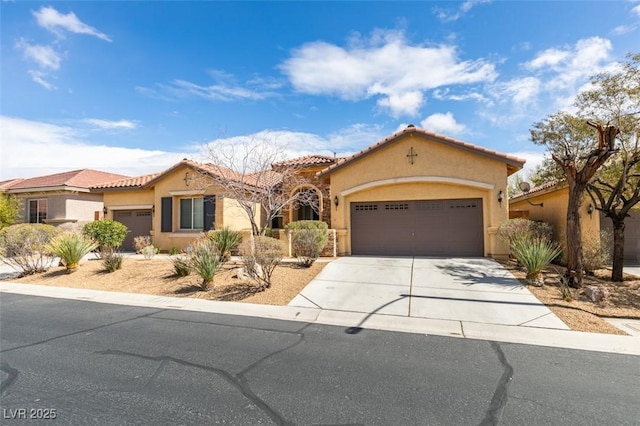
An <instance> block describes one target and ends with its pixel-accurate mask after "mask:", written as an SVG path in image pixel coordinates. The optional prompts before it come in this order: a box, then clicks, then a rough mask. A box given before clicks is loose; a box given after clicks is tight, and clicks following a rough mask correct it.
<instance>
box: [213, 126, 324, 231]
mask: <svg viewBox="0 0 640 426" xmlns="http://www.w3.org/2000/svg"><path fill="white" fill-rule="evenodd" d="M286 154H287V146H286V144H283V143H279V142H278V141H277V140H270V139H268V138H264V139H257V138H255V137H252V138H246V139H244V140H241V141H238V140H237V139H234V140H233V141H231V140H225V139H221V140H218V141H216V142H214V143H210V144H209V145H208V146H207V156H208V158H209V160H210V161H211V163H210V164H208V165H207V166H208V167H209V168H211V169H212V170H213V171H214V173H213V174H212V176H211V178H212V179H213V180H214V181H215V182H216V183H217V184H219V185H220V187H221V188H222V190H223V194H222V195H224V196H225V197H227V198H232V199H234V200H237V202H238V204H239V205H240V207H241V208H242V209H243V210H244V211H245V213H246V215H247V218H248V219H249V222H250V223H251V231H252V233H253V234H254V235H264V233H265V231H266V228H267V227H268V226H269V225H270V224H271V221H272V220H273V219H274V218H275V217H277V216H278V215H279V214H281V211H282V210H283V209H284V208H285V207H287V206H290V205H293V204H296V203H301V204H307V205H311V206H312V207H313V208H314V209H316V210H318V209H319V206H318V202H319V200H318V196H317V195H316V194H315V193H314V192H313V191H304V190H302V191H299V190H295V189H296V188H304V187H305V185H308V184H309V182H308V179H306V178H305V176H304V175H302V174H301V173H299V169H297V168H296V167H277V165H278V164H280V163H283V162H285V160H286V159H287V156H286Z"/></svg>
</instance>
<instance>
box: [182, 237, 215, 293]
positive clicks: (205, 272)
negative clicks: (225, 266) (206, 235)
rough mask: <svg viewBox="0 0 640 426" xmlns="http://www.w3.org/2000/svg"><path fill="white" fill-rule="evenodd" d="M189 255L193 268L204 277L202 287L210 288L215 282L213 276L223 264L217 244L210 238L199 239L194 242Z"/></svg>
mask: <svg viewBox="0 0 640 426" xmlns="http://www.w3.org/2000/svg"><path fill="white" fill-rule="evenodd" d="M189 256H190V260H191V268H192V269H193V270H194V271H195V272H196V274H198V275H200V278H202V283H201V284H200V289H201V290H203V291H206V290H208V289H209V286H211V284H213V277H215V275H216V272H218V269H220V266H221V263H220V253H219V252H218V249H217V248H216V245H215V244H214V243H213V242H212V241H210V240H208V239H202V240H198V241H196V242H195V243H194V244H193V249H192V250H191V254H190V255H189Z"/></svg>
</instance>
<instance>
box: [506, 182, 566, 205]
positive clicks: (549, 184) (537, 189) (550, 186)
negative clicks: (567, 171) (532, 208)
mask: <svg viewBox="0 0 640 426" xmlns="http://www.w3.org/2000/svg"><path fill="white" fill-rule="evenodd" d="M566 185H567V182H566V181H564V180H557V179H553V180H550V181H549V182H545V183H543V184H540V185H538V186H535V187H533V188H531V189H530V190H529V192H520V193H518V194H516V195H514V196H512V197H509V202H514V201H520V199H523V200H524V199H525V198H527V197H530V196H533V195H535V194H536V193H538V192H542V191H544V190H546V189H562V188H564V187H565V186H566ZM549 192H551V191H549ZM532 194H533V195H532Z"/></svg>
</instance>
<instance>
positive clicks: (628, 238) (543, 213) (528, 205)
mask: <svg viewBox="0 0 640 426" xmlns="http://www.w3.org/2000/svg"><path fill="white" fill-rule="evenodd" d="M568 204H569V188H568V187H567V185H566V184H565V183H562V182H560V183H558V182H556V181H552V182H549V183H546V184H543V185H540V186H537V187H535V188H532V189H531V191H529V192H528V193H526V194H525V193H523V194H518V195H516V196H514V197H512V198H511V199H510V200H509V217H510V218H511V219H513V218H518V217H522V218H525V219H530V220H536V221H542V222H547V223H549V224H550V225H551V227H552V229H553V239H554V240H556V241H558V242H560V244H561V245H562V247H563V248H565V247H566V229H567V208H568ZM629 214H630V216H629V217H627V218H626V219H625V222H624V223H625V231H624V257H625V261H631V262H634V261H640V209H632V210H631V211H630V212H629ZM580 223H581V227H582V241H583V243H585V242H587V241H593V240H595V241H600V232H601V230H608V231H609V232H611V233H613V226H612V224H611V219H609V218H608V217H605V216H604V214H602V213H601V212H599V211H597V210H595V208H594V205H593V202H592V200H591V198H590V197H589V195H587V194H585V196H584V199H583V201H582V208H581V209H580Z"/></svg>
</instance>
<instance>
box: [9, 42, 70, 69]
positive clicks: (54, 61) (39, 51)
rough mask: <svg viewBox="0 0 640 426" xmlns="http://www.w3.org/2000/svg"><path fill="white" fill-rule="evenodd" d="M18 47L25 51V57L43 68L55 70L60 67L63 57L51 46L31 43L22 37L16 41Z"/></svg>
mask: <svg viewBox="0 0 640 426" xmlns="http://www.w3.org/2000/svg"><path fill="white" fill-rule="evenodd" d="M16 48H18V49H20V50H22V51H23V53H24V57H25V59H27V60H29V61H31V62H35V63H36V64H37V65H38V66H39V67H40V68H42V69H47V70H53V71H55V70H58V69H59V68H60V62H61V60H62V58H61V57H60V54H59V53H58V52H56V51H55V50H54V49H53V47H51V46H44V45H41V44H30V43H28V42H27V41H26V40H24V39H20V40H18V42H17V43H16Z"/></svg>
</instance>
